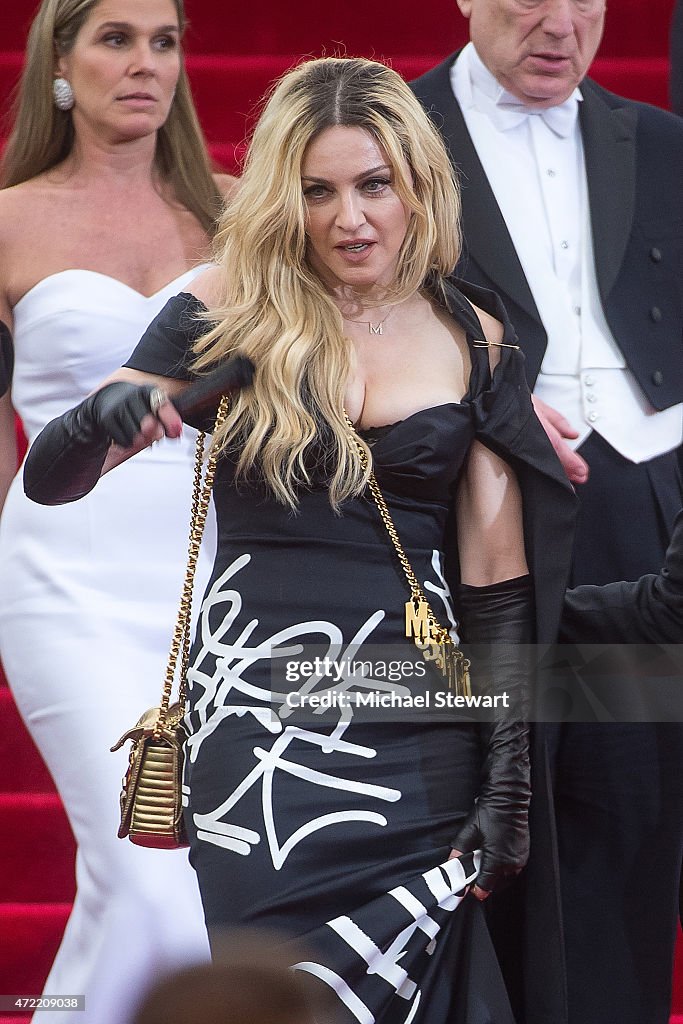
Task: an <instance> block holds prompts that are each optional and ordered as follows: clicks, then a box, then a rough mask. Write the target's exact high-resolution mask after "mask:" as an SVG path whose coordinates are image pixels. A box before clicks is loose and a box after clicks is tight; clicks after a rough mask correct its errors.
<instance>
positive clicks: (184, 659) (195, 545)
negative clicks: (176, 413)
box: [154, 395, 230, 739]
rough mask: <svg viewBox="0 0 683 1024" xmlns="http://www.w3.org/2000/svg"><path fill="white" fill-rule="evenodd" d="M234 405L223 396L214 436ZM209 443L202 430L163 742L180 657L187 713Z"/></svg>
mask: <svg viewBox="0 0 683 1024" xmlns="http://www.w3.org/2000/svg"><path fill="white" fill-rule="evenodd" d="M229 405H230V396H229V395H223V397H222V398H221V401H220V404H219V406H218V412H217V414H216V423H215V426H214V433H213V436H214V437H215V435H216V430H217V429H218V428H219V427H221V426H222V425H223V423H224V422H225V419H226V417H227V414H228V408H229ZM205 441H206V433H205V431H202V432H201V433H200V434H198V435H197V444H196V448H195V458H194V480H193V484H192V507H191V512H190V538H189V546H188V554H187V568H186V570H185V581H184V583H183V591H182V594H181V597H180V608H179V609H178V618H177V621H176V625H175V629H174V631H173V638H172V640H171V650H170V653H169V656H168V663H167V665H166V678H165V681H164V691H163V694H162V697H161V707H160V710H159V717H158V719H157V722H156V725H155V727H154V736H155V738H156V739H159V737H160V736H161V733H162V730H163V729H164V726H165V725H166V722H167V718H168V709H169V706H170V703H171V694H172V693H173V683H174V681H175V676H176V668H177V665H178V658H180V679H179V682H178V705H179V706H180V708H181V709H183V710H184V708H185V702H186V700H187V670H188V667H189V664H190V624H191V619H192V591H193V587H194V577H195V571H196V569H197V561H198V559H199V549H200V547H201V543H202V536H203V534H204V527H205V525H206V517H207V515H208V511H209V502H210V500H211V490H212V488H213V481H214V477H215V475H216V463H217V461H218V456H217V454H216V446H215V442H214V441H212V442H211V448H210V449H209V457H208V459H207V463H206V472H205V474H204V479H203V481H202V463H203V462H204V444H205Z"/></svg>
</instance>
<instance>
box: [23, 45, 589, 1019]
mask: <svg viewBox="0 0 683 1024" xmlns="http://www.w3.org/2000/svg"><path fill="white" fill-rule="evenodd" d="M457 222H458V192H457V188H456V185H455V183H454V180H453V177H452V172H451V169H450V163H449V160H448V158H447V155H446V153H445V151H444V148H443V145H442V143H441V142H440V140H439V138H438V135H437V133H436V132H435V130H434V129H433V127H432V126H431V124H430V122H429V120H428V119H427V117H426V116H425V114H424V113H423V111H422V109H421V107H420V106H419V104H418V103H417V101H416V100H415V98H414V97H413V95H412V93H411V92H410V90H409V89H408V88H407V87H406V85H405V84H404V83H403V82H402V81H401V79H400V78H399V77H398V76H397V75H396V74H395V73H394V72H392V71H391V70H389V69H388V68H386V67H385V66H383V65H381V64H378V63H374V62H372V61H367V60H362V59H341V58H327V59H323V60H318V61H312V62H309V63H305V64H302V65H301V66H300V67H299V68H297V69H295V70H294V71H292V72H290V73H289V74H288V75H286V76H285V77H284V78H283V79H282V81H281V82H280V83H279V84H278V86H277V88H276V89H275V91H274V92H273V94H272V96H271V98H270V100H269V102H268V104H267V106H266V108H265V110H264V113H263V115H262V117H261V120H260V122H259V124H258V126H257V128H256V131H255V134H254V137H253V140H252V143H251V147H250V151H249V156H248V160H247V164H246V168H245V173H244V176H243V179H242V184H241V187H240V192H239V195H238V196H237V197H236V198H235V200H234V202H233V203H231V205H230V208H229V209H227V210H226V212H225V214H224V216H223V218H222V220H221V224H220V229H219V232H218V235H217V251H218V255H217V263H218V266H217V267H216V268H214V269H211V270H210V271H208V272H207V273H206V274H205V275H203V276H202V277H201V278H198V279H197V280H196V281H194V282H193V283H192V286H191V287H190V288H189V289H187V290H186V292H185V293H183V294H181V295H179V296H176V297H175V298H174V299H172V300H171V301H170V302H169V304H168V305H167V307H166V309H165V310H164V311H162V313H161V314H160V316H159V317H158V318H157V320H156V321H155V323H154V324H153V325H152V326H151V327H150V328H149V330H148V332H147V333H146V334H145V336H144V337H143V339H142V341H141V342H140V344H139V346H138V347H137V349H136V351H135V353H134V354H133V356H132V357H131V359H130V360H129V361H128V363H127V366H126V368H124V369H122V370H121V371H119V372H118V373H116V374H114V375H113V376H112V377H111V378H109V381H108V382H106V383H105V385H104V386H103V388H102V389H101V390H100V391H98V392H97V393H96V394H95V395H93V396H92V397H91V398H90V399H89V400H88V401H87V402H86V403H84V404H82V405H81V406H79V407H78V408H77V409H76V410H74V411H72V412H70V413H68V414H66V415H64V416H63V417H60V418H58V419H56V420H55V421H53V423H52V424H50V425H49V426H48V427H47V428H46V430H45V431H44V432H43V434H42V436H41V437H40V438H39V439H38V441H37V443H36V445H35V446H34V449H33V452H32V454H31V456H30V457H29V461H28V463H27V467H26V474H25V485H26V487H27V492H28V493H29V494H30V495H33V496H34V497H36V498H37V499H39V500H42V501H68V500H71V499H73V498H75V497H77V496H78V493H82V492H83V491H84V490H87V489H88V488H89V487H91V486H94V485H95V482H96V481H97V479H98V477H99V475H100V473H101V471H102V470H104V471H107V470H108V469H110V468H112V467H113V466H114V465H115V464H116V463H117V462H119V461H121V460H122V459H125V458H126V457H127V456H129V455H130V454H131V453H132V452H133V451H135V450H137V449H139V448H141V447H144V446H145V445H147V444H149V443H150V442H151V441H152V440H154V439H155V438H156V437H158V436H161V435H163V434H167V435H169V436H172V437H175V436H177V435H178V434H179V433H180V431H181V420H180V417H179V415H178V413H177V411H176V410H175V407H174V405H173V398H174V397H177V396H178V395H179V394H180V393H181V392H182V391H183V389H185V388H186V387H187V386H188V382H189V381H191V380H192V379H193V378H195V377H196V376H197V375H198V374H205V373H209V372H210V371H211V370H212V369H214V368H215V367H218V366H220V365H221V364H222V363H224V361H225V360H226V359H227V358H228V357H230V356H231V355H233V354H235V353H237V352H239V353H242V354H244V355H246V356H248V357H249V358H250V359H251V360H252V362H253V363H254V365H255V368H256V369H255V377H254V383H253V387H251V388H247V389H244V390H243V391H241V392H240V393H239V394H238V395H237V396H236V397H235V399H234V401H233V402H232V404H231V406H230V408H229V411H228V414H227V418H226V420H225V422H224V423H223V424H222V425H221V426H219V427H218V428H217V429H216V430H215V434H214V442H215V444H216V445H217V448H218V451H219V452H220V457H219V460H218V467H217V474H216V482H215V487H214V492H213V493H214V502H215V506H216V512H217V517H218V524H219V540H218V551H217V556H216V560H215V564H214V569H213V573H212V577H211V581H210V583H209V586H208V589H207V590H206V592H205V594H204V599H203V603H202V608H201V613H200V620H199V627H198V631H197V635H196V638H195V643H194V649H193V654H192V665H191V670H190V676H189V681H190V686H191V696H190V709H189V716H188V721H189V727H190V737H189V740H188V743H187V750H186V754H187V785H188V792H189V808H188V825H189V828H190V831H191V833H192V854H191V858H192V862H193V865H194V867H195V868H196V870H197V873H198V877H199V882H200V888H201V890H202V898H203V902H204V908H205V914H206V920H207V924H208V927H209V933H210V935H211V936H217V935H218V934H219V933H220V931H221V929H222V928H224V927H225V926H228V925H232V924H235V923H241V924H250V925H256V926H264V927H268V928H277V929H280V930H281V931H282V932H283V933H284V934H285V935H291V936H296V937H302V936H305V937H306V945H307V946H308V947H309V948H311V949H313V950H314V951H315V952H314V956H313V958H312V960H310V961H307V962H306V963H301V964H299V967H300V969H301V970H304V971H307V972H308V973H310V974H312V975H313V976H315V977H317V978H318V979H319V980H320V981H321V982H322V983H323V984H324V985H326V986H328V987H329V988H331V989H332V990H333V991H334V993H335V995H336V998H337V1000H338V1006H339V1011H340V1017H339V1019H340V1020H344V1021H346V1020H362V1021H367V1022H372V1021H386V1022H392V1024H393V1022H398V1021H404V1020H405V1021H408V1020H410V1021H415V1022H423V1021H425V1022H429V1024H446V1022H447V1021H448V1022H449V1024H460V1022H462V1024H464V1022H466V1021H469V1022H471V1021H472V1020H474V1019H475V1014H477V1016H476V1019H478V1020H479V1019H481V1020H482V1021H484V1020H486V1021H495V1022H496V1024H507V1022H511V1020H512V1017H511V1012H510V1008H509V1005H508V1001H507V996H506V994H505V991H504V988H503V986H502V984H501V979H500V973H499V970H498V967H497V963H496V960H495V957H494V955H493V951H492V948H491V945H490V941H489V939H488V935H487V932H486V927H485V924H484V921H483V917H482V913H481V906H480V903H481V902H482V901H483V900H485V899H486V898H487V896H488V895H489V893H490V892H491V890H493V889H494V888H495V886H496V884H497V883H498V882H499V880H500V879H501V878H502V877H503V876H505V875H513V874H515V873H517V872H518V871H519V870H520V869H521V868H522V866H523V865H524V863H525V860H526V857H527V853H528V833H527V808H528V802H529V777H528V749H527V747H528V737H527V729H526V726H525V725H524V724H522V723H521V722H520V721H519V718H520V717H521V715H522V714H523V710H524V703H525V687H526V677H525V675H524V673H522V672H520V671H519V669H518V668H517V667H516V666H515V663H514V659H511V658H507V657H504V656H503V655H502V654H501V656H500V658H499V659H497V661H496V662H495V663H492V664H488V665H487V666H483V665H482V664H481V663H475V665H474V666H473V677H474V685H475V687H479V688H482V687H484V688H486V687H489V688H492V689H495V687H496V686H497V685H499V686H502V684H503V682H504V685H505V688H507V690H508V691H509V696H510V698H511V699H512V702H513V706H514V708H515V712H513V718H514V719H515V720H514V721H513V720H501V721H498V722H497V723H495V724H492V723H489V724H486V723H480V724H476V723H472V722H469V723H468V722H462V721H456V720H454V719H453V718H451V717H448V716H446V717H444V716H442V715H440V714H436V713H435V714H434V715H432V714H431V712H430V710H429V709H426V707H425V703H424V702H420V701H419V700H416V699H414V698H417V697H420V696H424V692H423V691H424V689H425V686H426V687H427V688H428V689H430V695H431V696H433V697H434V698H435V699H436V694H437V693H439V692H441V693H444V692H445V693H448V692H451V693H452V694H455V693H456V690H455V689H451V690H449V687H448V684H447V682H445V681H444V677H443V676H442V675H441V673H440V672H439V671H438V670H433V668H432V667H430V664H429V657H430V656H431V655H433V654H435V653H438V651H437V650H435V649H434V648H432V647H431V646H430V645H429V644H428V643H427V645H426V646H424V645H423V646H424V650H422V649H420V648H418V646H416V644H415V643H414V642H413V640H411V639H410V638H407V637H406V628H405V623H406V601H408V600H409V599H410V596H411V592H412V591H411V585H409V582H408V578H407V575H406V573H407V569H408V568H411V569H412V570H413V571H414V576H415V581H416V583H417V585H418V586H419V588H421V593H422V595H423V596H424V597H425V598H426V599H427V600H428V602H429V603H430V606H431V608H432V611H433V614H434V616H435V618H436V619H437V620H438V621H439V623H440V624H441V625H442V626H443V627H444V629H448V630H450V631H452V634H453V635H454V636H455V635H457V631H458V630H459V631H460V632H461V633H462V637H463V639H468V640H470V641H473V640H482V641H488V640H490V639H491V638H494V639H496V640H500V641H514V642H519V641H524V640H527V641H528V640H530V639H532V637H533V636H534V635H535V632H536V630H538V635H539V636H540V637H546V636H548V635H549V634H550V633H554V630H555V629H556V625H557V619H558V616H559V611H560V607H561V599H562V588H563V585H564V574H565V572H566V563H567V559H568V552H567V551H566V550H564V548H563V547H562V545H563V544H564V541H562V542H560V543H559V544H558V543H557V542H556V541H554V540H553V537H554V536H555V533H556V530H557V527H558V524H559V527H560V532H561V528H562V526H563V525H564V524H568V523H569V521H570V520H571V509H572V507H573V502H572V498H571V494H570V488H569V485H568V484H567V483H566V481H565V480H564V477H563V474H562V471H561V468H560V467H559V463H557V461H556V460H555V457H554V455H553V453H552V450H551V449H550V447H549V442H548V441H547V438H546V437H545V435H544V433H543V430H542V428H541V427H540V424H539V423H538V421H537V420H536V419H535V417H534V416H533V413H532V409H531V404H530V398H529V394H528V390H527V389H526V386H525V384H524V374H523V369H522V366H521V357H520V355H519V352H518V351H517V348H516V341H515V337H514V332H513V331H512V328H511V326H510V324H509V323H508V322H507V321H506V319H505V314H504V310H503V309H502V307H501V305H500V303H499V302H498V301H497V299H496V297H495V296H494V295H492V294H491V293H487V292H484V291H478V290H472V289H468V288H467V286H464V285H463V286H462V288H460V287H457V286H456V285H455V284H454V283H453V282H451V281H450V280H449V277H448V275H449V273H450V270H451V268H452V267H453V265H454V264H455V262H456V260H457V257H458V251H459V244H458V232H457ZM473 302H476V305H475V304H473ZM492 365H495V370H494V372H493V377H492V375H491V366H492ZM159 389H163V394H160V393H159ZM164 395H165V396H167V398H166V400H163V398H164ZM152 409H153V410H154V414H152V412H151V410H152ZM112 439H115V440H116V441H117V442H118V445H119V446H120V447H117V446H113V447H110V445H109V442H110V441H111V440H112ZM67 446H68V447H69V452H70V459H71V463H70V465H71V469H70V474H71V479H70V480H68V479H66V478H65V476H64V474H63V473H61V472H55V471H54V468H53V467H54V466H55V462H56V460H58V459H59V458H60V456H61V455H62V454H63V452H64V450H65V447H67ZM77 453H80V454H79V455H78V456H77ZM508 459H509V460H510V461H507V460H508ZM511 461H514V463H515V468H516V470H517V474H518V476H517V475H516V474H515V472H513V470H512V469H511V465H510V462H511ZM371 471H372V472H373V473H374V476H371ZM113 475H114V476H115V475H116V473H114V474H113ZM518 477H519V481H521V482H522V484H523V488H522V489H520V484H519V482H518ZM105 482H106V478H105ZM369 485H370V489H368V487H369ZM98 486H101V484H99V485H98ZM384 506H386V507H384ZM550 506H552V508H551V510H552V511H553V513H554V515H555V519H554V522H553V528H552V529H553V535H552V536H551V535H550V533H549V531H548V529H547V527H546V526H545V525H544V523H545V522H546V520H545V519H542V518H540V517H539V516H537V515H536V514H535V510H536V509H540V508H543V509H544V512H545V511H547V510H548V508H549V507H550ZM159 513H160V514H161V513H162V509H161V507H160V508H159ZM523 521H524V524H525V526H526V534H527V537H526V539H525V529H524V526H523ZM399 544H400V545H401V546H402V548H401V550H402V551H403V555H402V556H400V555H399V550H398V545H399ZM565 547H566V545H565ZM541 551H542V552H543V556H544V562H543V566H541V565H540V563H539V557H540V552H541ZM554 557H556V559H557V562H556V564H554V563H553V561H552V560H553V558H554ZM546 559H547V560H549V562H546ZM529 563H530V564H529ZM530 569H531V570H532V571H533V574H534V577H536V574H537V573H538V580H539V584H540V585H541V586H542V588H543V593H542V600H539V601H538V602H537V608H538V612H537V614H536V622H535V623H534V611H533V606H534V602H533V587H532V583H531V577H530V575H529V570H530ZM456 588H457V589H456ZM452 592H454V595H455V598H456V603H455V604H454V603H453V601H452V598H451V593H452ZM411 604H412V602H411ZM413 607H414V606H413ZM456 617H457V619H459V620H460V625H458V626H456ZM423 639H424V638H423ZM436 646H437V648H438V645H436ZM316 658H318V660H317V661H316ZM461 682H462V680H461ZM368 694H370V695H371V697H370V699H372V700H375V706H377V705H378V704H379V706H380V708H384V707H385V706H386V704H387V700H388V703H389V704H390V705H391V707H392V708H393V709H394V714H393V717H392V716H391V713H390V712H385V713H384V717H383V714H382V713H380V714H379V716H378V714H377V712H376V713H375V715H374V716H373V715H372V714H370V715H368V713H367V712H364V711H363V708H366V707H367V703H365V702H364V701H365V698H366V697H367V695H368ZM372 695H375V696H374V697H373V696H372ZM311 696H312V697H313V698H314V699H313V700H311V699H310V698H311ZM489 696H491V694H489ZM322 697H324V698H325V699H324V700H322ZM361 697H362V698H363V700H361V699H360V698H361ZM321 700H322V703H321ZM420 708H422V713H421V712H420V710H419V709H420ZM386 714H389V718H388V719H387V717H386ZM475 850H478V851H480V852H479V853H478V854H476V856H475V854H474V851H475ZM468 892H469V893H471V895H467V896H466V895H465V894H466V893H468ZM493 899H494V900H495V896H494V897H493ZM459 906H460V909H458V910H457V912H456V908H458V907H459ZM475 1006H477V1007H478V1009H477V1010H476V1011H475V1009H474V1007H475Z"/></svg>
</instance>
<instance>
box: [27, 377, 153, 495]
mask: <svg viewBox="0 0 683 1024" xmlns="http://www.w3.org/2000/svg"><path fill="white" fill-rule="evenodd" d="M153 390H154V387H153V386H152V385H150V384H142V385H138V384H128V383H126V382H125V381H116V382H115V383H113V384H107V385H105V387H103V388H101V389H100V390H99V391H96V392H95V394H93V395H89V396H88V398H86V399H85V400H84V401H82V402H81V403H80V405H77V406H76V407H75V408H74V409H69V411H68V412H65V413H64V414H63V415H62V416H58V417H57V418H56V419H54V420H51V421H50V423H48V424H47V426H45V427H43V429H42V430H41V432H40V433H39V434H38V436H37V437H36V439H35V441H34V442H33V444H32V445H31V449H30V451H29V453H28V456H27V458H26V462H25V464H24V491H25V493H26V495H27V496H28V497H29V498H31V500H32V501H36V502H38V503H39V504H40V505H62V504H65V503H66V502H69V501H76V500H77V499H78V498H82V497H83V495H85V494H88V493H89V492H90V491H91V490H92V489H93V487H94V486H95V484H96V483H97V481H98V480H99V478H100V473H101V472H102V466H103V465H104V460H105V459H106V457H107V452H108V451H109V446H110V445H111V443H112V441H113V442H114V443H116V444H118V445H121V447H123V448H129V447H130V445H131V444H132V443H133V438H134V437H135V435H136V434H138V433H139V432H140V423H141V422H142V420H143V418H144V417H145V416H147V415H149V414H150V395H151V393H152V391H153Z"/></svg>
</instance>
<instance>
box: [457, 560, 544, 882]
mask: <svg viewBox="0 0 683 1024" xmlns="http://www.w3.org/2000/svg"><path fill="white" fill-rule="evenodd" d="M458 602H459V607H460V631H461V639H462V641H463V647H464V650H465V651H466V652H468V651H469V655H470V657H471V660H472V667H471V669H470V672H471V677H472V690H473V692H474V693H485V694H496V693H497V694H500V693H502V692H503V691H505V692H507V694H508V696H509V705H510V706H509V708H508V709H506V710H500V712H499V713H498V712H497V715H498V717H497V718H496V720H495V721H492V722H482V723H481V725H480V729H481V736H482V743H483V744H484V760H483V765H482V781H481V786H480V790H479V796H478V798H477V801H476V803H475V805H474V807H473V808H472V811H471V812H470V814H469V815H468V817H467V818H466V819H465V822H464V823H463V825H462V826H461V827H460V829H459V831H458V833H457V835H456V836H455V837H454V838H453V841H452V843H451V846H452V847H453V849H457V850H460V851H462V852H463V853H466V852H469V851H471V850H476V849H481V850H482V860H481V867H480V871H479V876H478V877H477V885H479V886H480V887H481V888H482V889H487V890H491V889H493V888H495V886H496V884H497V883H498V882H499V881H500V880H501V879H502V878H504V877H505V876H509V875H515V874H518V872H519V871H521V870H522V868H523V867H524V865H525V864H526V862H527V859H528V856H529V800H530V796H531V788H530V781H529V725H528V722H527V721H526V716H527V715H528V712H529V700H530V688H531V683H530V680H531V665H530V662H531V658H530V656H529V654H530V647H529V645H530V644H531V643H532V641H533V639H534V599H533V587H532V584H531V577H530V576H521V577H519V578H517V579H514V580H506V581H505V582H503V583H495V584H492V585H491V586H487V587H469V586H464V585H461V586H460V588H459V590H458ZM469 645H474V646H473V647H472V648H471V649H470V647H469ZM520 645H521V646H520Z"/></svg>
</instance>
